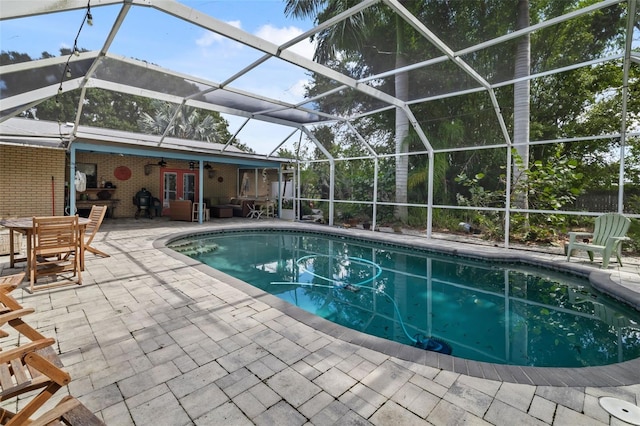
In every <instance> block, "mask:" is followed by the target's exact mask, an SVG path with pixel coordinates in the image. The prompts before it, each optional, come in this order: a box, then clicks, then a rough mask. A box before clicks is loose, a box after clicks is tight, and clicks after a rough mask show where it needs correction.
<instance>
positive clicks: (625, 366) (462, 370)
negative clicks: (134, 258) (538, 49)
mask: <svg viewBox="0 0 640 426" xmlns="http://www.w3.org/2000/svg"><path fill="white" fill-rule="evenodd" d="M270 229H271V230H283V231H284V230H289V231H296V232H314V233H324V234H333V235H338V236H340V235H342V236H346V237H350V238H363V239H367V240H374V241H378V242H385V243H389V244H394V245H400V246H405V247H416V248H420V249H427V250H436V251H441V252H443V253H445V254H452V255H461V256H466V257H479V258H482V259H486V260H499V261H506V262H523V263H525V264H529V265H533V266H541V267H544V268H548V269H552V270H557V271H566V272H571V273H574V274H577V275H581V276H584V277H587V276H588V277H589V279H590V280H591V281H592V282H593V280H594V279H595V280H596V282H594V287H596V288H598V289H600V287H602V288H607V287H615V286H616V283H615V280H612V279H611V278H610V275H611V274H607V272H606V271H601V270H594V268H593V267H588V266H585V265H580V264H571V263H567V262H566V261H564V264H562V263H560V261H559V260H558V259H555V260H546V259H544V256H540V255H537V254H531V253H529V252H525V251H518V250H513V249H504V248H498V247H485V246H482V247H468V245H466V246H465V245H463V244H464V243H460V244H457V243H456V244H455V245H453V244H452V243H451V242H449V241H445V242H443V241H434V240H426V241H425V240H424V238H422V239H420V238H417V237H411V236H408V235H404V234H403V235H401V241H399V240H398V237H399V235H394V234H387V233H374V232H371V231H357V230H351V229H349V230H347V229H342V228H327V227H326V225H325V226H323V225H314V224H300V223H282V224H280V223H274V222H269V223H266V222H262V223H261V222H254V223H251V224H242V225H230V226H225V225H222V224H215V225H205V226H204V227H202V228H200V229H198V230H191V231H185V232H179V233H175V234H171V235H167V236H164V237H162V238H159V239H157V240H155V241H154V243H153V246H154V248H155V249H158V250H160V251H162V252H163V253H165V254H167V255H168V256H170V257H173V258H175V259H179V260H181V261H182V262H184V263H185V264H187V265H188V266H190V267H193V268H195V269H197V270H199V271H200V272H202V273H204V274H206V275H209V276H211V277H212V278H215V279H217V280H220V281H222V282H224V283H226V284H228V285H230V286H232V287H234V288H236V289H238V290H240V291H242V292H244V293H245V294H247V295H248V296H250V297H253V298H255V299H257V300H259V301H261V302H263V303H265V304H267V305H269V306H271V307H273V308H275V309H277V310H279V311H281V312H283V313H284V314H286V315H288V316H290V317H291V318H293V319H295V320H297V321H299V322H301V323H303V324H305V325H307V326H309V327H312V328H314V329H315V330H318V331H320V332H322V333H324V334H326V335H328V336H331V337H333V338H335V339H337V340H340V341H343V342H345V343H349V344H355V345H358V346H360V347H364V348H367V349H371V350H374V351H377V352H380V353H382V354H385V355H387V356H390V357H395V358H398V359H401V360H404V361H408V362H413V363H416V364H419V365H426V366H429V367H433V368H438V369H442V370H447V371H452V372H455V373H459V374H464V375H468V376H472V377H478V378H484V379H489V380H497V381H504V382H510V383H519V384H528V385H536V386H567V387H576V386H577V387H582V386H593V387H608V386H624V385H631V384H637V383H639V382H640V358H638V359H635V360H630V361H626V362H623V363H618V364H611V365H606V366H599V367H583V368H551V367H523V366H511V365H502V364H493V363H487V362H479V361H473V360H467V359H463V358H457V357H455V356H449V355H442V354H438V353H435V352H429V351H425V350H421V349H417V348H414V347H411V346H407V345H403V344H401V343H396V342H392V341H388V340H385V339H382V338H378V337H374V336H370V335H367V334H365V333H361V332H358V331H355V330H352V329H349V328H346V327H343V326H341V325H338V324H335V323H333V322H331V321H328V320H325V319H323V318H320V317H317V316H315V315H313V314H310V313H308V312H306V311H304V310H302V309H300V308H298V307H296V306H293V305H291V304H289V303H287V302H285V301H283V300H281V299H279V298H278V297H276V296H272V295H270V294H268V293H265V292H263V291H262V290H260V289H258V288H256V287H254V286H252V285H251V284H248V283H245V282H243V281H241V280H238V279H237V278H234V277H231V276H229V275H227V274H224V273H222V272H220V271H217V270H215V269H213V268H211V267H209V266H207V265H204V264H202V263H200V262H198V261H195V260H193V259H191V258H189V257H187V256H185V255H182V254H180V253H178V252H176V251H174V250H172V249H169V248H168V247H167V244H168V243H170V242H171V241H174V240H176V239H179V238H182V237H185V236H189V235H198V234H207V233H218V232H225V231H240V230H242V231H250V230H262V231H264V230H270ZM547 257H548V255H547ZM556 257H558V256H556ZM560 260H562V259H560ZM601 291H602V290H601ZM629 291H630V290H629ZM622 293H625V292H622ZM632 293H633V292H632ZM634 294H635V295H636V296H638V294H637V293H634ZM624 295H625V294H619V295H618V296H619V297H624ZM618 296H615V295H614V297H616V298H619V297H618ZM623 300H624V299H623ZM624 301H626V300H624Z"/></svg>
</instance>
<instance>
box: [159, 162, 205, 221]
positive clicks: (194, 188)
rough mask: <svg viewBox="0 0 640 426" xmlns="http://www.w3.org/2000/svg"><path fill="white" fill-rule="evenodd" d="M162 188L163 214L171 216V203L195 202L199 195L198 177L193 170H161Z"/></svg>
mask: <svg viewBox="0 0 640 426" xmlns="http://www.w3.org/2000/svg"><path fill="white" fill-rule="evenodd" d="M160 179H161V182H160V188H161V193H162V214H163V215H168V214H169V212H170V211H169V201H171V200H191V201H195V199H196V198H197V194H198V175H197V173H196V172H195V171H193V170H183V169H161V172H160Z"/></svg>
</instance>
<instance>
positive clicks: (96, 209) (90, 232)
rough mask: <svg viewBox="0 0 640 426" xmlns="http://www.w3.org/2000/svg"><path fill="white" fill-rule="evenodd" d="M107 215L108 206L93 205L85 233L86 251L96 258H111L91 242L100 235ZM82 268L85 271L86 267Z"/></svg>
mask: <svg viewBox="0 0 640 426" xmlns="http://www.w3.org/2000/svg"><path fill="white" fill-rule="evenodd" d="M106 213H107V206H98V205H93V207H91V212H90V213H89V224H87V228H86V230H85V231H84V249H85V250H87V251H90V252H91V253H93V254H95V255H96V256H102V257H109V255H108V254H107V253H105V252H103V251H100V250H98V249H97V248H95V247H93V246H92V245H91V242H92V241H93V238H94V237H95V236H96V234H97V233H98V229H100V225H102V221H103V220H104V216H105V214H106ZM81 267H82V270H84V265H81Z"/></svg>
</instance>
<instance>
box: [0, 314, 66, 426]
mask: <svg viewBox="0 0 640 426" xmlns="http://www.w3.org/2000/svg"><path fill="white" fill-rule="evenodd" d="M33 311H34V310H33V309H32V308H21V309H14V310H7V309H6V308H5V309H3V310H2V313H0V327H2V329H0V331H1V332H2V337H3V338H6V337H13V338H14V339H13V340H14V343H15V342H20V344H19V345H15V344H13V345H10V344H9V343H10V342H8V341H7V339H4V340H3V343H2V350H1V351H0V401H2V402H4V401H7V400H9V399H12V398H16V397H19V396H20V397H24V400H25V401H27V402H26V404H23V403H21V404H20V405H19V406H20V407H21V408H20V409H19V410H18V411H16V412H13V411H11V410H10V409H9V408H8V405H7V404H3V407H2V408H0V423H1V424H8V425H23V424H26V423H27V422H28V419H29V418H30V417H31V416H32V415H33V413H35V412H36V411H37V410H38V409H40V407H42V405H43V404H44V403H46V402H47V401H48V400H49V399H50V398H51V397H52V396H53V395H54V394H55V393H56V392H57V391H58V390H59V389H60V388H61V387H62V386H65V385H67V384H68V383H69V381H70V380H71V378H70V376H69V374H68V373H66V372H65V371H63V370H62V369H61V368H62V363H61V362H60V359H59V357H58V355H57V354H56V352H55V351H54V350H53V344H54V343H55V340H54V339H52V338H46V337H45V336H43V335H42V334H41V333H40V332H38V331H37V330H35V329H34V328H32V327H31V326H29V325H28V324H27V323H25V322H24V321H23V320H22V317H23V316H25V315H28V314H30V313H33ZM7 329H8V331H9V332H11V333H9V332H7ZM15 332H17V334H18V335H16V333H15ZM23 337H26V339H24V338H23ZM27 340H28V341H27ZM24 341H27V342H26V343H22V342H24ZM36 390H40V392H37V393H35V394H34V393H33V391H36ZM27 394H28V395H27Z"/></svg>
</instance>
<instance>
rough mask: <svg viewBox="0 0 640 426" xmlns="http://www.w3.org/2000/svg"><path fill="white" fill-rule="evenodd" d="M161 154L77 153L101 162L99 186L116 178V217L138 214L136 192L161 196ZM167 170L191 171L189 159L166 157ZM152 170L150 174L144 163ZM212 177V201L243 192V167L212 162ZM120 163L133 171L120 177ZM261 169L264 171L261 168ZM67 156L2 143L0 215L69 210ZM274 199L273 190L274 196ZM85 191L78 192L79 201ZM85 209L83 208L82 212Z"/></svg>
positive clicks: (206, 185) (206, 190) (206, 186)
mask: <svg viewBox="0 0 640 426" xmlns="http://www.w3.org/2000/svg"><path fill="white" fill-rule="evenodd" d="M158 161H159V159H158V158H147V157H136V156H122V155H117V154H104V153H89V152H77V153H76V162H78V163H90V164H96V169H97V181H98V186H100V185H101V182H102V181H103V180H104V181H105V182H111V183H112V184H113V185H114V186H115V187H116V189H115V190H114V191H113V192H112V193H111V199H112V200H119V202H118V204H117V207H116V208H115V210H114V213H115V217H116V218H122V217H134V215H135V212H136V206H135V205H134V204H133V196H134V195H135V194H136V193H137V192H138V191H139V190H140V189H142V188H146V189H147V190H149V191H150V192H151V194H152V195H153V196H154V197H157V198H161V194H160V188H161V181H160V179H161V173H160V171H161V169H160V167H159V166H158V165H157V163H158ZM165 161H166V162H167V167H168V168H178V169H185V170H188V169H189V163H188V161H182V160H172V159H168V158H165ZM147 164H151V166H150V167H147V170H148V171H149V170H150V173H149V174H146V173H145V165H147ZM209 164H211V166H212V168H213V170H214V171H213V173H212V174H211V177H210V175H209V172H208V171H207V170H205V171H204V177H203V181H202V183H201V184H202V188H203V194H204V198H205V199H206V200H208V201H209V203H210V205H217V204H226V203H228V202H229V200H230V199H231V198H233V197H237V196H238V195H239V194H238V192H237V191H238V182H237V179H238V166H236V165H233V164H222V163H213V162H211V163H209ZM120 166H126V167H128V168H129V170H130V171H131V177H130V178H129V179H126V180H119V179H118V177H117V176H116V175H115V174H114V173H115V171H116V169H117V168H118V167H120ZM261 170H262V169H260V171H261ZM68 173H69V162H68V155H67V153H66V151H64V150H57V149H50V148H35V147H33V146H30V147H21V146H12V145H0V188H1V190H0V219H6V218H15V217H31V216H49V215H52V214H53V215H64V214H65V184H67V182H70V183H71V184H72V185H73V179H70V178H69V176H68ZM274 178H275V179H276V180H277V173H275V172H274V171H273V170H271V171H269V179H270V180H271V179H274ZM263 184H264V185H265V188H262V187H261V188H260V191H259V192H260V194H261V195H262V194H263V193H264V194H268V193H269V189H268V185H267V184H266V183H264V182H262V179H260V180H259V185H263ZM97 192H98V191H87V192H86V193H85V194H86V195H87V196H88V197H89V198H90V199H91V200H97V195H96V194H97ZM270 195H271V196H272V197H273V196H275V195H274V194H270ZM79 196H80V193H76V199H78V198H79ZM80 213H82V212H80Z"/></svg>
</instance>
